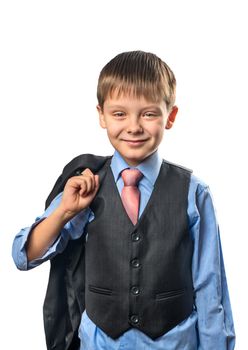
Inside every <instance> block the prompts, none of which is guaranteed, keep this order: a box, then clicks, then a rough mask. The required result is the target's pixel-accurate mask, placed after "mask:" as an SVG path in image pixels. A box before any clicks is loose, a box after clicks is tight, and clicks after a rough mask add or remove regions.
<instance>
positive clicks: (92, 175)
mask: <svg viewBox="0 0 248 350" xmlns="http://www.w3.org/2000/svg"><path fill="white" fill-rule="evenodd" d="M81 175H82V176H85V177H90V178H91V181H92V185H93V187H95V175H94V174H93V173H92V171H91V170H90V169H89V168H86V169H85V170H84V171H82V173H81Z"/></svg>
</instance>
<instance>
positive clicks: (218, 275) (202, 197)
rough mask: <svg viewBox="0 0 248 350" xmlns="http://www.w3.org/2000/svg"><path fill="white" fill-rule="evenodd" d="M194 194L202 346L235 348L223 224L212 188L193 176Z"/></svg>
mask: <svg viewBox="0 0 248 350" xmlns="http://www.w3.org/2000/svg"><path fill="white" fill-rule="evenodd" d="M191 186H193V187H194V186H195V191H191V193H192V196H194V198H193V197H192V198H190V203H191V209H190V212H191V213H190V215H191V228H190V229H191V230H190V232H191V234H192V239H193V241H194V253H193V259H192V276H193V284H194V290H195V307H196V311H197V317H198V324H197V327H198V335H199V346H198V350H209V349H218V350H233V349H234V346H235V333H234V325H233V318H232V311H231V305H230V299H229V293H228V287H227V280H226V274H225V267H224V261H223V255H222V249H221V241H220V234H219V226H218V223H217V220H216V214H215V209H214V206H213V201H212V197H211V193H210V190H209V188H208V187H207V186H206V185H204V184H202V183H199V182H198V181H197V180H196V178H195V179H194V180H193V185H191Z"/></svg>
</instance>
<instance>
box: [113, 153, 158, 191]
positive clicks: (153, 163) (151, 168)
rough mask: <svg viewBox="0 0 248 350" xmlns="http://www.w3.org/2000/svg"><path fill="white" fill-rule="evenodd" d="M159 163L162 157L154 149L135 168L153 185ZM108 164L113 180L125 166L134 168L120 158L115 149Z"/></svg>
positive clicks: (116, 178)
mask: <svg viewBox="0 0 248 350" xmlns="http://www.w3.org/2000/svg"><path fill="white" fill-rule="evenodd" d="M161 164H162V158H161V157H160V155H159V153H158V151H156V152H154V153H153V154H152V155H151V156H149V157H148V158H146V159H145V160H144V161H143V162H142V163H140V164H139V165H137V166H136V167H135V168H137V169H139V170H140V171H141V172H142V174H143V175H144V176H145V177H146V178H147V179H148V180H149V181H150V183H151V184H152V185H153V186H154V184H155V181H156V180H157V177H158V174H159V171H160V167H161ZM110 166H111V169H112V172H113V175H114V179H115V182H117V180H118V178H119V176H120V173H121V172H122V170H124V169H126V168H134V167H131V166H129V165H128V164H127V162H126V161H125V160H124V159H123V158H122V156H121V155H120V153H119V152H117V151H115V152H114V155H113V157H112V160H111V165H110Z"/></svg>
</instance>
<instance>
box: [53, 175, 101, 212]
mask: <svg viewBox="0 0 248 350" xmlns="http://www.w3.org/2000/svg"><path fill="white" fill-rule="evenodd" d="M98 189H99V176H98V175H94V174H93V173H92V172H91V171H90V169H85V170H84V171H83V172H82V173H81V175H79V176H73V177H71V178H70V179H69V180H68V181H67V183H66V185H65V188H64V192H63V196H62V200H61V204H60V210H61V211H62V212H63V213H64V215H66V217H67V218H69V219H71V218H72V217H74V216H75V215H76V214H77V213H79V212H80V211H81V210H83V209H85V208H87V207H88V206H89V205H90V203H91V202H92V200H93V199H94V197H95V195H96V193H97V191H98Z"/></svg>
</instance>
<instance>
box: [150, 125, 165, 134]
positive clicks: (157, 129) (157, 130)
mask: <svg viewBox="0 0 248 350" xmlns="http://www.w3.org/2000/svg"><path fill="white" fill-rule="evenodd" d="M164 130H165V125H164V123H162V122H161V123H157V124H153V125H150V127H149V132H150V134H151V135H152V136H154V137H156V138H161V137H163V134H164Z"/></svg>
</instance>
